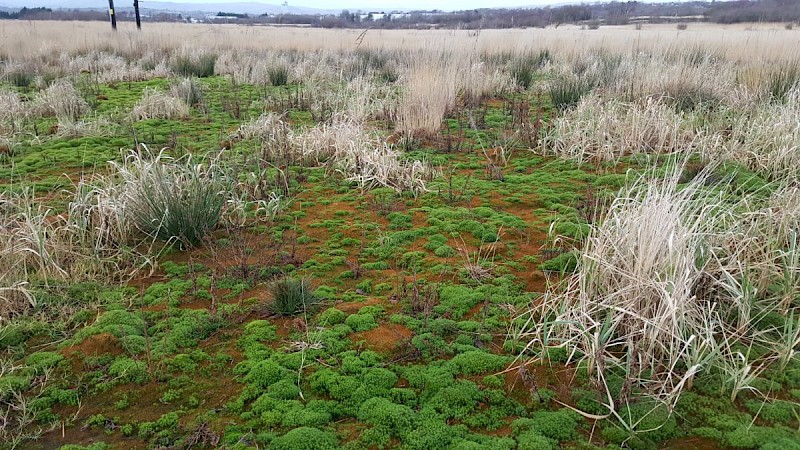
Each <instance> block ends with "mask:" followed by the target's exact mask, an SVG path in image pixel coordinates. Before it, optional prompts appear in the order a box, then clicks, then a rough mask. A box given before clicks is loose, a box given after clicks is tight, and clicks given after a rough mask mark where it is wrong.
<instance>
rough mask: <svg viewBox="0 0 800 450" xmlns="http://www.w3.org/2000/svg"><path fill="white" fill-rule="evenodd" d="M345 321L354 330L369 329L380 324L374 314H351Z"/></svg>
mask: <svg viewBox="0 0 800 450" xmlns="http://www.w3.org/2000/svg"><path fill="white" fill-rule="evenodd" d="M344 323H345V325H347V326H348V327H350V328H352V329H353V331H369V330H371V329H373V328H375V327H377V326H378V323H377V322H376V321H375V317H374V316H373V315H372V314H351V315H349V316H347V319H345V321H344Z"/></svg>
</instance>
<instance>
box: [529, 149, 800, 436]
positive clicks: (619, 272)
mask: <svg viewBox="0 0 800 450" xmlns="http://www.w3.org/2000/svg"><path fill="white" fill-rule="evenodd" d="M684 167H685V163H681V164H677V165H676V166H674V167H673V168H672V169H670V170H668V171H667V173H666V175H665V176H663V178H659V177H658V176H655V172H654V171H653V173H646V174H644V175H641V176H639V177H637V178H636V179H635V180H634V181H633V182H631V183H630V184H629V185H628V186H626V187H624V188H623V189H622V190H621V191H620V192H619V193H618V195H617V197H616V199H615V200H614V201H613V202H612V204H611V205H610V207H609V209H608V211H607V212H606V213H605V215H604V216H603V217H602V220H601V221H600V222H599V223H597V224H594V225H592V228H591V232H590V234H589V237H588V238H587V240H586V242H585V245H584V247H583V249H582V250H581V251H580V256H579V259H578V267H577V269H576V272H575V273H574V274H572V275H569V276H568V277H567V278H566V279H565V280H563V282H562V283H561V284H559V285H556V286H551V288H550V289H549V290H548V293H547V294H546V295H545V297H544V298H543V299H542V300H541V301H540V302H537V304H536V305H535V306H534V307H533V308H532V310H531V311H530V313H529V316H528V322H527V327H528V334H527V337H528V339H529V342H530V343H529V348H539V347H538V346H540V345H543V346H545V347H547V346H555V347H563V348H565V349H566V350H567V354H568V355H570V359H571V360H573V361H579V362H580V364H582V365H585V367H586V368H587V370H588V373H589V375H590V377H592V378H593V379H594V380H595V381H596V382H597V384H598V385H599V386H600V387H601V388H603V389H604V398H603V400H602V401H601V403H602V404H603V406H604V407H605V408H607V410H608V415H609V416H612V417H614V418H615V419H617V420H618V421H620V422H622V423H623V424H625V418H624V417H623V416H622V415H621V410H620V409H619V408H620V405H621V404H627V403H629V402H630V403H633V402H635V401H638V400H636V399H639V400H641V399H642V398H649V399H650V400H653V401H655V402H656V404H660V405H666V406H667V407H668V408H670V409H671V408H672V407H674V406H675V404H676V402H677V400H678V398H679V397H680V395H681V393H682V392H683V391H684V390H685V389H688V388H690V387H691V386H692V384H693V382H694V380H695V379H697V378H698V377H701V376H721V377H723V379H727V380H728V382H727V383H726V387H727V388H728V389H729V390H730V392H731V397H732V398H735V397H736V394H737V393H738V392H739V391H741V390H746V389H752V387H751V384H750V383H751V382H752V379H753V377H754V376H757V374H758V373H761V372H763V370H765V369H766V368H767V367H768V366H769V365H770V364H771V363H772V362H773V361H775V360H777V359H780V358H782V357H784V358H785V355H787V354H789V355H794V353H792V352H791V351H788V353H787V349H786V345H781V344H780V343H782V342H783V343H788V344H787V345H792V343H793V342H795V341H796V333H795V330H794V329H790V330H778V329H776V328H775V327H771V328H768V329H767V330H765V329H764V326H763V325H760V326H757V325H756V324H759V323H760V321H761V320H762V319H763V318H764V317H767V316H768V315H769V314H771V313H772V312H774V311H780V312H781V313H783V314H786V313H787V312H788V311H793V310H795V309H797V305H796V304H793V303H791V301H790V302H788V303H787V302H786V301H785V298H782V297H781V296H780V295H778V294H775V293H773V292H772V291H771V290H764V291H760V290H759V288H756V287H754V285H753V280H752V278H751V277H752V275H753V273H754V270H753V269H754V267H753V266H754V265H773V266H776V265H777V264H778V260H779V259H780V258H781V257H783V258H784V260H785V258H786V256H787V253H786V250H783V251H780V252H773V253H770V252H761V253H758V252H753V251H752V249H753V246H755V245H764V243H765V242H769V241H771V240H773V239H774V238H775V225H776V224H777V223H778V222H780V221H781V220H783V218H779V220H778V221H776V222H773V226H760V227H755V226H749V225H748V226H743V225H742V224H747V223H753V222H754V221H753V219H752V218H753V217H754V216H764V214H762V212H763V211H762V210H761V209H760V208H761V207H760V206H758V205H757V202H756V201H755V199H749V198H746V199H744V200H741V201H735V202H731V201H730V199H729V198H727V197H726V195H725V194H724V191H725V188H724V186H725V184H726V183H730V180H729V179H723V180H716V179H715V181H714V186H715V187H717V188H720V187H721V189H709V188H708V186H709V184H710V181H711V180H712V178H711V177H712V174H713V173H714V170H715V168H714V167H712V166H708V167H706V168H705V169H703V170H702V171H701V172H700V173H699V174H697V175H696V176H695V177H694V178H693V179H692V180H691V181H689V182H688V183H684V181H683V179H682V173H683V172H684ZM794 194H795V192H794V191H793V190H789V191H786V190H784V191H780V193H779V194H776V197H775V199H774V200H771V201H773V202H777V201H780V202H782V204H785V203H788V202H793V201H794V200H795V199H794ZM787 196H788V197H791V200H786V197H787ZM777 199H781V200H777ZM758 220H760V219H758V218H756V220H755V221H756V222H757V221H758ZM770 220H771V219H770ZM786 220H787V221H788V223H790V224H796V222H795V221H794V220H796V218H792V219H786ZM790 226H791V225H790ZM792 230H793V229H792ZM789 235H790V236H791V237H792V238H791V239H790V240H789V242H788V244H790V247H789V249H790V250H789V251H790V252H791V251H794V252H795V253H793V255H794V256H793V257H794V258H795V259H793V260H792V261H793V262H792V263H791V264H789V266H790V270H789V272H790V273H788V274H787V273H786V270H784V272H783V273H780V272H776V273H773V278H772V282H773V283H774V282H776V281H777V280H778V279H780V278H781V277H785V278H789V279H790V281H788V284H789V285H790V286H792V287H791V288H790V290H791V291H794V289H795V287H794V286H796V283H797V282H798V280H800V277H799V276H798V270H797V266H798V264H797V261H800V257H797V253H796V250H791V249H792V248H796V245H797V244H798V243H800V240H798V239H797V236H796V232H794V234H792V232H790V233H789ZM792 243H794V244H792ZM784 244H786V242H784V243H782V244H781V245H784ZM792 245H795V247H792ZM792 264H794V265H793V266H792ZM786 267H787V265H784V269H785V268H786ZM784 338H785V339H784ZM776 339H777V341H776ZM775 342H778V344H776V343H775ZM742 346H744V348H747V347H748V346H750V347H751V348H752V347H753V346H761V347H763V348H773V349H774V352H773V353H768V354H767V355H765V356H763V357H761V358H759V359H757V360H752V359H750V358H748V356H747V355H746V354H743V353H742V351H743V350H741V349H742V348H743V347H742ZM789 348H790V347H789ZM781 355H784V356H781ZM743 364H744V365H746V366H747V367H749V368H750V370H748V371H744V372H743V371H742V368H743V367H744V366H743ZM612 374H615V375H614V376H618V375H621V376H622V377H623V379H624V380H625V381H624V383H623V384H622V385H621V386H620V385H618V384H615V383H610V382H609V377H610V376H612ZM626 426H629V427H631V428H633V427H634V426H635V424H627V425H626Z"/></svg>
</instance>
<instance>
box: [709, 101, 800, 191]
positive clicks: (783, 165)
mask: <svg viewBox="0 0 800 450" xmlns="http://www.w3.org/2000/svg"><path fill="white" fill-rule="evenodd" d="M723 157H725V158H726V159H729V160H733V161H736V162H738V163H740V164H742V165H745V166H747V167H748V168H750V169H751V170H753V171H756V172H758V173H760V174H762V175H763V176H764V177H765V178H768V179H770V180H786V179H795V180H796V179H797V178H798V177H800V86H798V87H796V88H794V89H793V90H791V91H790V92H788V93H787V94H786V101H785V102H778V103H772V102H770V103H762V104H761V105H759V106H758V107H757V109H756V110H755V111H753V112H752V113H750V114H743V115H739V116H737V117H736V118H735V120H734V123H733V126H732V131H731V133H730V138H729V139H728V141H727V142H726V143H725V146H724V150H723Z"/></svg>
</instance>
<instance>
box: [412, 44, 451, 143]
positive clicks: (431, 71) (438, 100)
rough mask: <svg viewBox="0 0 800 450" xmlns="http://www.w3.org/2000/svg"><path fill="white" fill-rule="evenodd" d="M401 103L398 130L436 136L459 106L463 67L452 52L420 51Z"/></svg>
mask: <svg viewBox="0 0 800 450" xmlns="http://www.w3.org/2000/svg"><path fill="white" fill-rule="evenodd" d="M418 56H419V59H418V60H416V61H415V62H414V63H413V64H412V68H411V73H410V74H409V77H408V80H407V82H406V83H405V86H404V92H403V96H402V98H401V100H400V104H399V106H398V121H397V129H398V131H401V132H405V133H410V134H415V135H422V136H432V135H435V134H436V133H438V132H439V128H440V127H441V124H442V120H443V119H444V117H445V115H447V113H448V112H450V111H451V110H452V109H453V107H454V106H455V102H456V95H457V94H458V88H459V83H458V80H459V78H460V77H459V69H460V66H459V65H458V64H457V63H456V61H455V58H454V56H452V55H440V54H436V55H433V54H430V55H418Z"/></svg>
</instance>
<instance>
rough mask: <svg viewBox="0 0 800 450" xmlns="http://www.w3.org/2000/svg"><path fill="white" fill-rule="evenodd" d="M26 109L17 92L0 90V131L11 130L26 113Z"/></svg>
mask: <svg viewBox="0 0 800 450" xmlns="http://www.w3.org/2000/svg"><path fill="white" fill-rule="evenodd" d="M27 113H28V110H27V108H26V107H25V104H24V103H23V102H22V101H21V100H20V97H19V94H17V93H16V92H12V91H6V90H3V91H0V132H13V131H14V130H16V129H17V128H19V123H20V122H21V121H22V119H24V118H25V116H26V115H27Z"/></svg>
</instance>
